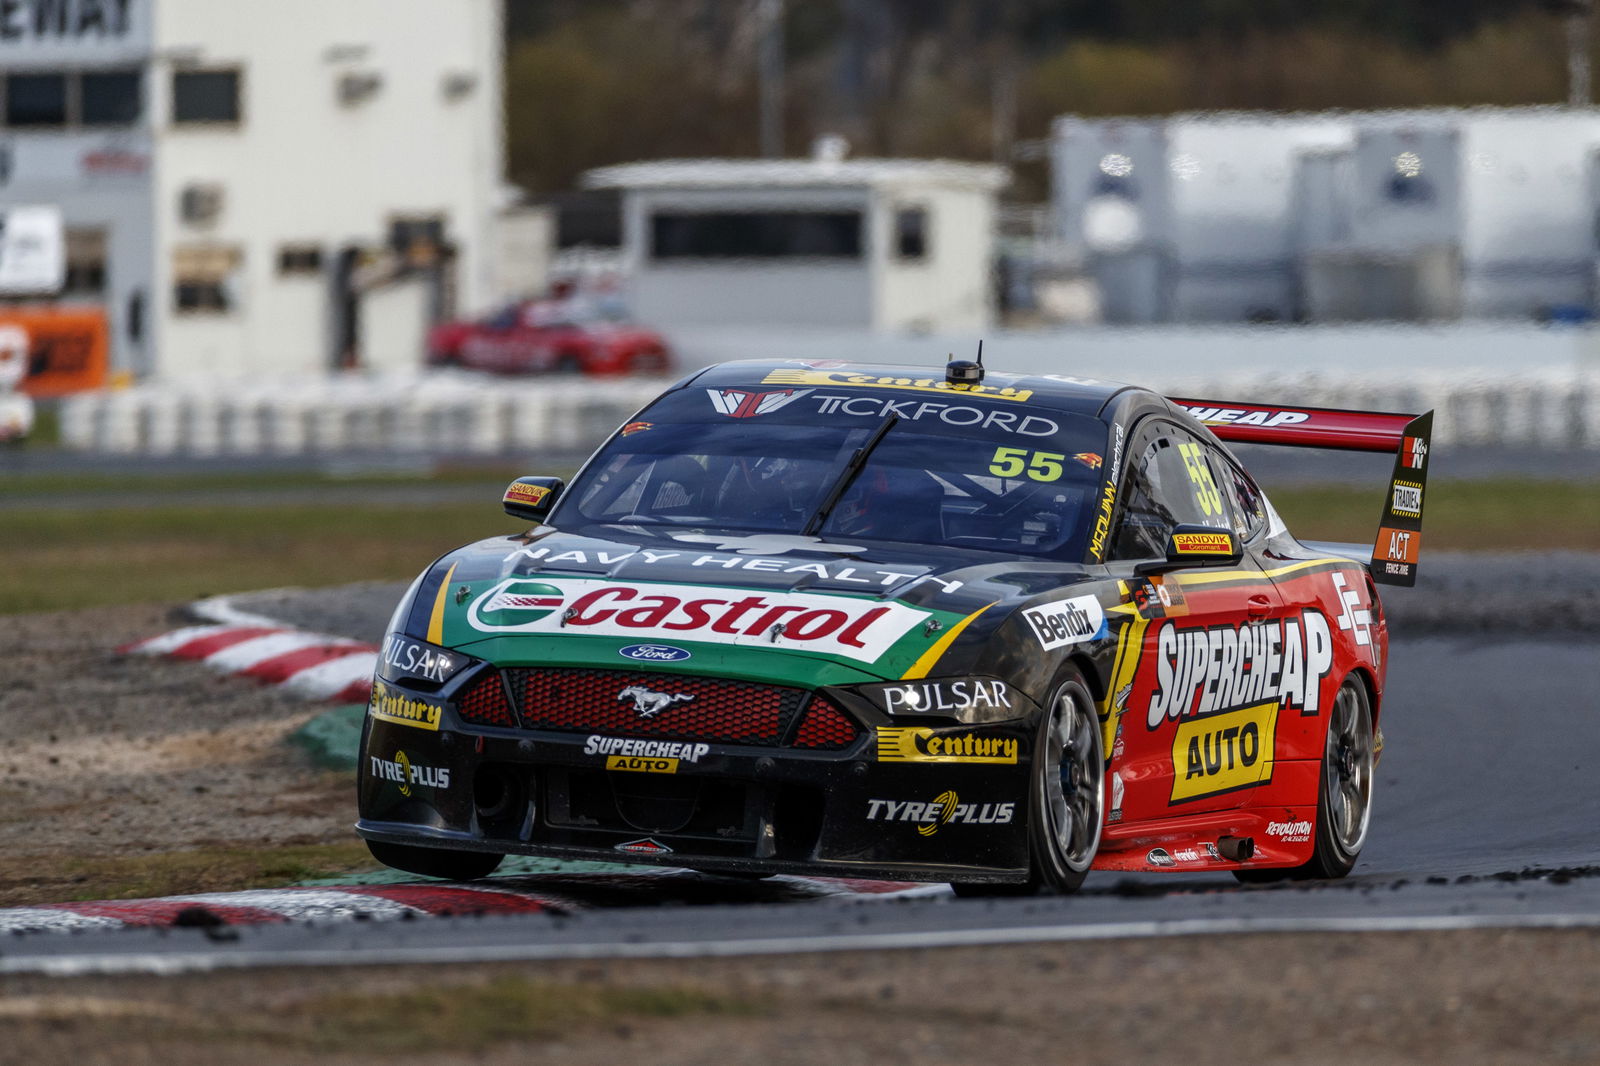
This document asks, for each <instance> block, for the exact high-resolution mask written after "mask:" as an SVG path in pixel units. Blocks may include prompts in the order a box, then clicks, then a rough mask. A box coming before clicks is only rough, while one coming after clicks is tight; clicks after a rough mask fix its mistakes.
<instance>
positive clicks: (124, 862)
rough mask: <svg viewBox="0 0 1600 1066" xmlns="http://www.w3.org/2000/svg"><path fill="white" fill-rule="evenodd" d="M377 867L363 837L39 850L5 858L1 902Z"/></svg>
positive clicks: (257, 881)
mask: <svg viewBox="0 0 1600 1066" xmlns="http://www.w3.org/2000/svg"><path fill="white" fill-rule="evenodd" d="M379 868H380V867H379V865H378V864H377V863H376V862H374V861H373V858H372V856H371V855H370V854H369V853H368V852H367V848H366V845H365V844H363V843H361V842H360V841H352V842H350V843H340V844H307V845H299V846H293V845H291V846H288V847H275V848H238V847H227V848H222V847H215V848H195V849H192V850H188V851H167V852H156V853H151V854H149V855H107V856H86V857H76V856H65V855H61V856H56V855H36V856H28V857H27V858H25V859H18V861H17V862H16V863H14V864H13V863H7V864H6V872H5V873H4V874H0V906H5V907H24V906H30V905H35V904H39V903H64V902H78V901H82V900H109V899H148V898H151V897H155V896H179V895H188V894H190V893H194V892H236V891H240V890H242V889H247V888H282V887H284V886H286V885H292V884H296V883H298V882H301V881H308V880H312V879H315V878H326V877H337V876H340V875H342V874H352V873H357V872H360V871H364V870H377V869H379Z"/></svg>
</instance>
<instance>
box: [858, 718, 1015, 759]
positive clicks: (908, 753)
mask: <svg viewBox="0 0 1600 1066" xmlns="http://www.w3.org/2000/svg"><path fill="white" fill-rule="evenodd" d="M1019 747H1020V745H1019V743H1018V742H1017V739H1016V738H1015V737H985V736H980V735H978V734H976V733H936V732H934V731H933V730H932V729H909V728H908V729H898V728H890V727H886V726H880V727H879V728H878V761H879V762H936V763H952V762H968V763H1000V764H1005V765H1008V766H1015V765H1016V762H1017V751H1018V749H1019Z"/></svg>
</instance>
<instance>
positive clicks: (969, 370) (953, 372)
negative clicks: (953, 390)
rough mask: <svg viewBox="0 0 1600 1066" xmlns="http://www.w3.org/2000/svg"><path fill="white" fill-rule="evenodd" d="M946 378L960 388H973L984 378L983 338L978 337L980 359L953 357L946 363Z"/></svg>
mask: <svg viewBox="0 0 1600 1066" xmlns="http://www.w3.org/2000/svg"><path fill="white" fill-rule="evenodd" d="M944 379H945V381H947V382H949V383H950V384H951V385H954V386H956V387H957V388H960V389H971V388H974V387H976V386H977V385H978V383H979V382H981V381H982V380H983V338H982V337H979V338H978V361H977V362H973V361H972V360H970V359H952V360H950V361H949V362H948V363H946V364H945V367H944Z"/></svg>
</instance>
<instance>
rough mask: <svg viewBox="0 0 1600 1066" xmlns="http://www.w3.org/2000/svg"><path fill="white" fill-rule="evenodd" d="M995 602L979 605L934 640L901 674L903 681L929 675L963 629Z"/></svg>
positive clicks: (997, 601) (996, 601)
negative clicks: (909, 667) (920, 656)
mask: <svg viewBox="0 0 1600 1066" xmlns="http://www.w3.org/2000/svg"><path fill="white" fill-rule="evenodd" d="M999 602H1000V601H999V600H995V601H994V603H999ZM994 603H989V604H985V605H984V606H982V607H979V608H978V609H977V610H976V611H973V612H972V613H971V614H969V615H967V616H966V617H965V618H963V619H962V620H961V621H959V622H957V623H956V624H955V625H954V626H952V627H951V628H950V632H948V633H946V634H945V635H944V636H942V637H940V638H939V639H938V640H937V641H935V642H934V645H933V647H931V648H929V649H928V650H927V651H925V652H923V653H922V658H920V659H918V660H917V661H916V662H914V663H912V664H911V669H909V670H907V671H906V672H905V673H903V674H901V675H900V679H901V680H902V681H903V680H906V679H907V678H914V677H927V676H928V671H929V670H932V669H933V664H934V663H936V662H938V661H939V656H941V655H943V654H944V650H945V649H946V648H948V647H949V646H950V643H951V642H952V641H953V640H955V639H956V638H957V637H959V636H960V635H961V631H962V630H963V629H965V628H967V626H969V625H971V624H972V620H973V619H974V618H977V617H978V616H979V615H980V614H982V613H983V612H984V611H987V610H988V609H989V608H990V607H993V606H994Z"/></svg>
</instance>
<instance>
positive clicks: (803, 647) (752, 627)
mask: <svg viewBox="0 0 1600 1066" xmlns="http://www.w3.org/2000/svg"><path fill="white" fill-rule="evenodd" d="M929 617H930V616H929V614H928V613H927V612H926V611H919V610H915V609H913V608H911V607H907V606H905V605H904V604H900V603H895V602H892V601H891V602H887V603H885V602H882V601H879V600H876V599H865V598H860V597H850V596H830V595H824V594H820V593H800V592H756V591H753V590H748V589H737V588H717V587H711V586H700V585H661V584H650V583H640V584H632V585H621V584H617V583H615V582H610V581H605V580H602V579H594V578H577V579H570V580H562V579H555V578H551V579H548V580H546V581H529V580H527V579H523V578H509V579H507V580H505V581H502V582H500V583H499V584H498V585H495V586H494V587H492V588H490V589H488V590H487V591H485V592H484V593H482V594H481V595H480V596H478V598H477V599H475V600H474V601H472V603H471V604H469V605H468V607H467V611H466V621H467V624H468V625H469V626H471V627H472V628H473V629H476V630H478V631H480V632H483V633H566V634H573V635H578V634H582V635H589V636H605V637H632V638H641V637H653V638H655V639H661V638H665V637H671V638H672V639H674V640H685V641H700V642H702V643H707V644H756V643H760V644H761V645H762V646H768V645H770V646H774V647H778V648H788V649H792V650H799V651H813V652H818V653H821V654H824V655H835V656H840V657H842V658H847V659H855V660H857V661H860V662H873V661H876V660H877V659H879V658H881V657H882V656H883V654H884V653H885V652H887V651H888V650H889V648H890V647H891V646H892V645H893V644H894V643H895V641H897V640H899V639H900V638H901V637H903V636H905V635H906V633H908V632H909V631H910V630H911V629H912V627H914V626H917V625H921V624H922V623H923V622H925V621H926V620H927V619H928V618H929Z"/></svg>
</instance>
